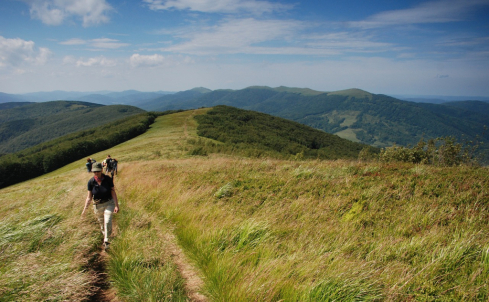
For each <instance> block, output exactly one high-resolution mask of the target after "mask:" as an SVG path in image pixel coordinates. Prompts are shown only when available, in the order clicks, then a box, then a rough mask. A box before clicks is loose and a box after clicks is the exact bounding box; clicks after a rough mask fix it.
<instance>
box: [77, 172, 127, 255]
mask: <svg viewBox="0 0 489 302" xmlns="http://www.w3.org/2000/svg"><path fill="white" fill-rule="evenodd" d="M102 169H103V168H102V164H101V163H95V164H94V165H93V167H92V172H93V177H92V178H90V180H89V181H88V185H87V188H88V195H87V199H86V200H85V207H84V208H83V212H82V216H83V215H84V214H85V211H86V209H87V208H88V206H89V205H90V202H91V201H92V199H93V211H94V213H95V216H96V217H97V220H98V222H99V223H100V229H101V230H102V234H103V235H104V248H105V249H107V248H108V247H109V244H110V243H109V237H110V235H111V233H112V214H113V213H117V212H119V202H118V201H117V194H116V192H115V187H114V182H113V180H112V178H111V177H110V176H108V175H105V174H103V173H102Z"/></svg>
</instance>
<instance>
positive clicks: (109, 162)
mask: <svg viewBox="0 0 489 302" xmlns="http://www.w3.org/2000/svg"><path fill="white" fill-rule="evenodd" d="M105 172H106V173H110V174H111V175H112V177H114V159H113V158H112V157H110V154H109V155H107V158H106V159H105Z"/></svg>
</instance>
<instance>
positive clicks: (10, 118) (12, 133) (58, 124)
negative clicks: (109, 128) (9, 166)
mask: <svg viewBox="0 0 489 302" xmlns="http://www.w3.org/2000/svg"><path fill="white" fill-rule="evenodd" d="M142 112H144V110H142V109H139V108H137V107H133V106H126V105H112V106H103V105H98V104H93V103H86V102H78V101H53V102H44V103H32V104H28V105H25V106H20V107H15V108H10V109H4V110H0V153H12V152H16V151H19V150H23V149H25V148H28V147H31V146H34V145H37V144H39V143H42V142H45V141H49V140H52V139H54V138H57V137H60V136H63V135H65V134H69V133H73V132H77V131H81V130H85V129H89V128H93V127H96V126H101V125H104V124H106V123H109V122H112V121H115V120H118V119H121V118H124V117H128V116H131V115H135V114H138V113H142Z"/></svg>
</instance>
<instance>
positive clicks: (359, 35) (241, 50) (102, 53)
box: [0, 0, 489, 96]
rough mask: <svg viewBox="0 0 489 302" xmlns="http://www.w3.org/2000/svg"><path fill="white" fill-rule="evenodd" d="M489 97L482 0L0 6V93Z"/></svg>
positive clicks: (487, 3)
mask: <svg viewBox="0 0 489 302" xmlns="http://www.w3.org/2000/svg"><path fill="white" fill-rule="evenodd" d="M252 85H262V86H271V87H277V86H289V87H307V88H311V89H316V90H320V91H334V90H342V89H348V88H360V89H363V90H366V91H369V92H372V93H382V94H409V95H447V96H448V95H454V96H455V95H464V96H489V0H437V1H387V0H371V1H363V0H341V1H289V0H287V1H271V0H270V1H265V0H264V1H261V0H214V1H212V0H131V1H123V0H118V1H115V0H1V1H0V92H6V93H27V92H37V91H52V90H67V91H98V90H112V91H122V90H128V89H136V90H140V91H158V90H163V91H182V90H187V89H191V88H194V87H206V88H209V89H225V88H226V89H227V88H230V89H242V88H245V87H248V86H252Z"/></svg>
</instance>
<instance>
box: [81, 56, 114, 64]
mask: <svg viewBox="0 0 489 302" xmlns="http://www.w3.org/2000/svg"><path fill="white" fill-rule="evenodd" d="M116 65H117V62H116V61H115V60H111V59H107V58H105V57H103V56H100V57H96V58H89V59H88V60H85V61H84V60H82V59H80V60H78V61H77V62H76V66H77V67H92V66H102V67H113V66H116Z"/></svg>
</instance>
